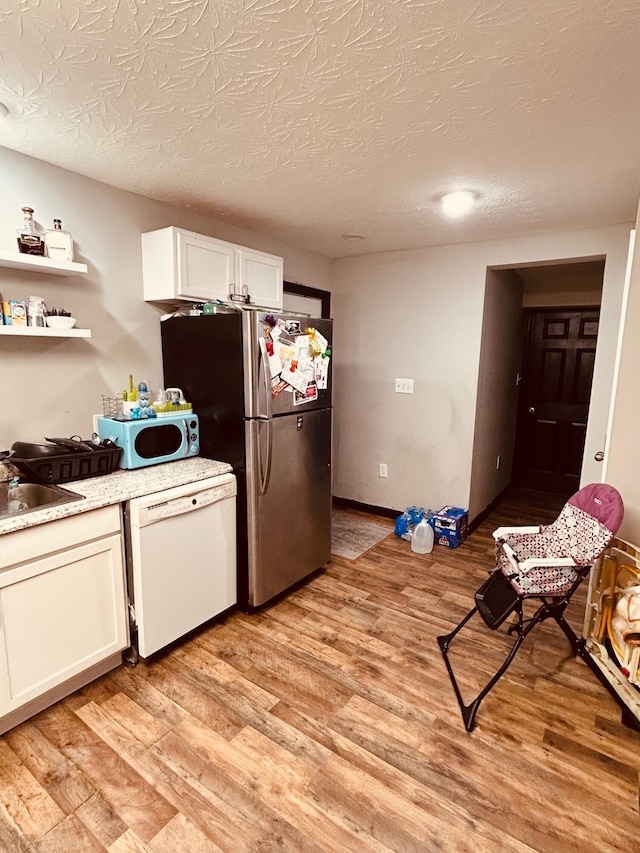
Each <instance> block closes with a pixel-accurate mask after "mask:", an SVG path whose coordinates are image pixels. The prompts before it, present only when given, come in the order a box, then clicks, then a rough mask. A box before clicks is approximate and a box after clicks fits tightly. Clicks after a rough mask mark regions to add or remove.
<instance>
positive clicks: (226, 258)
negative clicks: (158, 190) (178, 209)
mask: <svg viewBox="0 0 640 853" xmlns="http://www.w3.org/2000/svg"><path fill="white" fill-rule="evenodd" d="M283 275H284V264H283V260H282V258H279V257H277V256H276V255H269V254H267V253H266V252H258V251H255V250H253V249H247V248H244V247H243V246H237V245H235V243H227V242H225V241H224V240H218V239H216V238H215V237H207V236H206V235H204V234H196V233H195V232H193V231H185V230H184V229H182V228H175V227H174V226H169V227H168V228H161V229H159V230H158V231H149V232H147V233H146V234H143V235H142V280H143V289H144V298H145V300H146V301H148V302H175V301H180V300H185V301H195V302H215V301H216V300H220V301H221V302H229V301H237V302H245V303H248V304H251V305H257V306H260V307H264V308H272V309H273V310H274V311H278V310H282V292H283Z"/></svg>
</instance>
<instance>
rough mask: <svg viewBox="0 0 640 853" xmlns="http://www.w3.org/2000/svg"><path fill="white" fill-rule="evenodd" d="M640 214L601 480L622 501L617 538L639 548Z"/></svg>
mask: <svg viewBox="0 0 640 853" xmlns="http://www.w3.org/2000/svg"><path fill="white" fill-rule="evenodd" d="M638 227H640V212H639V218H638V224H637V225H636V235H635V246H634V250H633V253H632V255H631V258H630V261H631V263H630V267H629V271H628V286H627V294H626V304H625V309H624V316H623V318H622V323H621V330H620V342H619V343H620V349H619V354H618V361H617V368H616V388H615V397H614V400H613V403H612V407H611V413H610V423H609V435H608V436H607V446H606V454H605V466H604V471H605V479H606V482H608V483H611V485H612V486H615V487H616V488H617V489H618V491H619V492H620V494H621V495H622V498H623V500H624V507H625V512H624V521H623V524H622V527H621V529H620V532H619V535H620V536H621V537H622V538H623V539H626V540H627V541H629V542H631V543H632V544H634V545H635V546H636V547H640V465H639V464H638V435H639V433H640V429H639V426H638V425H639V424H640V394H639V393H638V388H639V379H638V377H639V376H640V239H638Z"/></svg>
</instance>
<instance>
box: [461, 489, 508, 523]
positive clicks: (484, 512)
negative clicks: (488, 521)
mask: <svg viewBox="0 0 640 853" xmlns="http://www.w3.org/2000/svg"><path fill="white" fill-rule="evenodd" d="M510 489H511V483H509V485H508V486H505V487H504V489H503V490H502V491H501V492H500V494H499V495H497V496H496V497H495V498H494V499H493V500H492V501H491V503H490V504H489V506H486V507H485V508H484V509H483V510H482V512H480V513H478V515H476V517H475V518H474V519H473V521H472V522H470V523H469V534H471V533H473V531H474V530H475V529H476V528H477V527H478V526H479V525H480V524H482V522H483V521H484V520H485V518H486V517H487V516H488V515H490V514H491V513H492V512H493V511H494V509H495V508H496V507H497V506H498V504H499V503H500V501H501V500H503V499H504V498H505V497H506V496H507V493H508V492H509V491H510Z"/></svg>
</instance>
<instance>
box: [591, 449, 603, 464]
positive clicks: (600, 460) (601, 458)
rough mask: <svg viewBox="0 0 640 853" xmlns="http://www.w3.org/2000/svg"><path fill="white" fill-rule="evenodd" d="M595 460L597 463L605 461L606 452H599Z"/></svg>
mask: <svg viewBox="0 0 640 853" xmlns="http://www.w3.org/2000/svg"><path fill="white" fill-rule="evenodd" d="M593 458H594V459H595V460H596V462H602V460H603V459H604V451H603V450H599V451H598V452H597V453H596V455H595V456H594V457H593Z"/></svg>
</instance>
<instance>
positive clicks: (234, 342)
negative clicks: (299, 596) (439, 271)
mask: <svg viewBox="0 0 640 853" xmlns="http://www.w3.org/2000/svg"><path fill="white" fill-rule="evenodd" d="M161 332H162V357H163V365H164V383H165V386H166V387H178V388H181V389H182V391H183V393H184V395H185V397H186V399H187V400H189V401H190V402H191V403H192V404H193V410H194V412H196V413H197V415H198V416H199V419H200V438H201V454H202V455H204V456H207V457H210V458H212V459H218V460H221V461H223V462H229V463H230V464H231V465H232V466H233V469H234V473H235V474H236V477H237V479H238V506H237V535H238V602H239V604H240V605H241V606H242V607H244V608H245V609H247V610H251V609H252V608H255V607H258V606H260V605H262V604H264V603H265V602H267V601H270V600H271V599H272V598H274V597H275V596H277V595H278V594H279V593H281V592H283V591H285V590H286V589H288V588H289V587H291V586H292V585H294V584H296V583H297V582H298V581H300V580H302V579H303V578H305V577H307V576H308V575H309V574H311V573H313V572H314V571H315V570H316V569H318V568H320V567H321V566H322V565H324V564H325V563H326V562H328V560H329V559H330V554H331V399H332V393H331V379H332V371H331V337H332V321H331V320H325V319H311V318H301V317H294V316H288V315H281V314H271V313H268V312H265V311H255V310H238V311H234V312H233V313H220V314H211V315H207V314H202V315H199V316H195V317H171V318H169V319H167V320H164V321H163V322H162V324H161ZM206 558H207V555H206V554H203V555H202V559H206ZM212 571H215V566H212Z"/></svg>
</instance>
